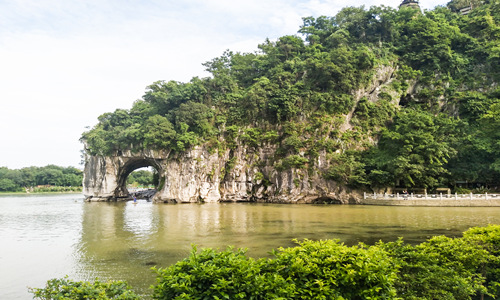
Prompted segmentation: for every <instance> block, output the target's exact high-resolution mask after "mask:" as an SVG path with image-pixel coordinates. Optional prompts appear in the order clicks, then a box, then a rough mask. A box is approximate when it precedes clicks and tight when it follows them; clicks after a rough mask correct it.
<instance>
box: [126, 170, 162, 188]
mask: <svg viewBox="0 0 500 300" xmlns="http://www.w3.org/2000/svg"><path fill="white" fill-rule="evenodd" d="M157 182H158V175H157V173H156V172H151V171H149V170H136V171H134V172H132V173H130V175H128V177H127V185H132V186H143V187H147V186H150V185H154V184H156V183H157Z"/></svg>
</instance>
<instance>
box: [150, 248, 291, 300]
mask: <svg viewBox="0 0 500 300" xmlns="http://www.w3.org/2000/svg"><path fill="white" fill-rule="evenodd" d="M264 265H265V260H263V259H260V260H254V259H252V258H248V257H246V255H245V250H242V249H237V250H234V249H232V248H228V249H227V250H226V251H222V252H217V251H215V250H213V249H203V250H202V251H201V252H200V253H198V251H197V249H196V247H193V250H192V251H191V255H190V256H189V257H188V258H186V259H184V260H182V261H180V262H178V263H176V264H175V265H172V266H170V267H168V268H165V269H157V270H156V273H157V275H158V277H157V285H156V286H154V287H153V288H154V294H153V298H155V299H280V298H281V299H287V298H289V297H288V296H290V293H288V292H287V290H285V288H286V285H285V282H284V280H283V278H281V277H280V276H278V275H276V274H273V273H272V272H262V267H263V266H264ZM282 297H284V298H282Z"/></svg>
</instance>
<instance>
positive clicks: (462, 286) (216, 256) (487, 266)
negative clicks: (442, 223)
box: [29, 225, 500, 299]
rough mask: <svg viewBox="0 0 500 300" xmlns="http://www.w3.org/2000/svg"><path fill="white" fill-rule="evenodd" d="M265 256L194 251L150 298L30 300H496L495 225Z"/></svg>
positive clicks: (91, 294)
mask: <svg viewBox="0 0 500 300" xmlns="http://www.w3.org/2000/svg"><path fill="white" fill-rule="evenodd" d="M296 243H297V246H295V247H290V248H278V249H276V250H273V251H272V257H271V258H260V259H254V258H251V257H248V256H247V255H246V250H244V249H234V248H231V247H229V248H227V249H226V250H224V251H220V250H214V249H210V248H208V249H201V250H198V249H197V248H196V246H193V249H192V251H191V254H190V256H189V257H187V258H185V259H183V260H181V261H179V262H177V263H176V264H174V265H171V266H169V267H165V268H157V267H154V268H153V269H152V270H153V271H154V272H155V273H156V276H157V281H156V285H154V286H152V287H151V290H152V291H151V295H138V294H136V293H135V292H134V290H133V288H132V287H131V286H129V285H128V284H127V283H126V282H124V281H107V282H101V281H99V280H98V279H96V281H94V282H88V281H73V280H70V279H69V278H67V277H65V278H62V279H51V280H49V281H47V284H46V286H45V287H44V288H29V291H30V292H31V293H33V294H34V299H83V298H92V299H95V298H96V297H97V296H99V298H98V299H143V298H152V299H498V297H499V296H500V225H489V226H486V227H474V228H470V229H469V230H467V231H465V232H464V233H463V235H462V237H455V238H451V237H446V236H434V237H431V238H429V239H428V240H427V241H425V242H423V243H420V244H417V245H410V244H407V243H405V242H404V241H403V239H399V240H398V241H396V242H388V243H386V242H383V241H379V242H378V243H376V244H374V245H366V244H363V243H359V244H358V245H355V246H346V245H344V244H343V243H342V242H340V241H339V240H320V241H311V240H307V239H306V240H303V241H297V240H296Z"/></svg>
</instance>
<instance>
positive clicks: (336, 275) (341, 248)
mask: <svg viewBox="0 0 500 300" xmlns="http://www.w3.org/2000/svg"><path fill="white" fill-rule="evenodd" d="M274 255H275V259H274V260H273V261H272V262H271V263H272V265H273V269H274V270H275V272H277V273H278V274H279V275H280V276H281V277H283V278H284V279H285V280H286V281H287V282H289V285H290V286H291V288H293V291H294V299H394V298H395V296H396V290H395V288H394V281H395V280H396V278H397V275H396V272H397V269H396V267H395V265H394V264H392V263H391V258H390V257H389V256H388V255H387V254H386V252H385V251H382V250H381V249H380V248H379V247H377V246H371V247H366V246H364V245H362V244H360V245H358V246H353V247H348V246H345V245H344V244H342V243H339V242H338V241H337V240H326V241H310V240H305V241H303V242H301V243H299V246H297V247H293V248H286V249H284V248H280V249H279V250H278V251H277V252H274Z"/></svg>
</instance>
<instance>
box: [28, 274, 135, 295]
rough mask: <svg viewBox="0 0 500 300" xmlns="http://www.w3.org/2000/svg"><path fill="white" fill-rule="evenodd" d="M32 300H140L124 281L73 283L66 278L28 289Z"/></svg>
mask: <svg viewBox="0 0 500 300" xmlns="http://www.w3.org/2000/svg"><path fill="white" fill-rule="evenodd" d="M29 290H30V292H31V293H33V294H34V297H33V298H34V299H42V300H52V299H54V300H69V299H95V300H108V299H117V300H118V299H120V300H136V299H140V297H139V296H138V295H136V294H135V293H134V292H133V291H132V290H131V289H130V286H129V285H128V284H127V283H126V282H124V281H109V282H100V281H98V280H96V281H94V282H93V283H90V282H86V281H73V280H70V279H67V278H63V279H51V280H49V281H47V284H46V286H45V288H40V289H39V288H30V289H29Z"/></svg>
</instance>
